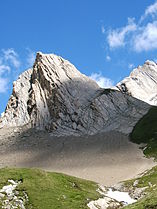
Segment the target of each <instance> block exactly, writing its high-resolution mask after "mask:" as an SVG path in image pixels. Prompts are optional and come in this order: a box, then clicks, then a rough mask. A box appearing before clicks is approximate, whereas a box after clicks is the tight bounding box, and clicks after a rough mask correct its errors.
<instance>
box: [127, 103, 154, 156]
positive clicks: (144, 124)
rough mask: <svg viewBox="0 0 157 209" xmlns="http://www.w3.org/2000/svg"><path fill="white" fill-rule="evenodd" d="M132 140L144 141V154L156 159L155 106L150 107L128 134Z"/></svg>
mask: <svg viewBox="0 0 157 209" xmlns="http://www.w3.org/2000/svg"><path fill="white" fill-rule="evenodd" d="M130 138H131V141H132V142H135V143H137V144H140V143H146V144H147V147H146V149H144V154H145V155H146V156H147V157H154V158H155V159H157V107H152V108H151V109H150V110H149V111H148V113H147V114H146V115H145V116H144V117H143V118H142V119H141V120H139V122H138V123H137V124H136V126H135V127H134V129H133V131H132V133H131V134H130Z"/></svg>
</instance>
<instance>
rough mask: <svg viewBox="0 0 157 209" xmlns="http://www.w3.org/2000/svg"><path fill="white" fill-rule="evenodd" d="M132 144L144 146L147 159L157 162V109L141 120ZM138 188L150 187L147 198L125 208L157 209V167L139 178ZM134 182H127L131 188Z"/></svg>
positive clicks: (137, 125)
mask: <svg viewBox="0 0 157 209" xmlns="http://www.w3.org/2000/svg"><path fill="white" fill-rule="evenodd" d="M130 139H131V141H132V142H134V143H137V144H141V143H144V144H145V145H143V148H144V147H145V148H144V149H143V152H144V154H145V155H146V156H147V157H154V158H155V160H157V107H152V108H151V109H150V110H149V111H148V113H147V114H146V115H145V116H144V117H143V118H141V119H140V120H139V122H138V123H137V124H136V126H135V127H134V129H133V131H132V133H131V134H130ZM138 180H139V183H138V185H137V187H148V188H147V189H146V193H147V194H146V196H145V197H144V198H142V199H141V200H139V201H137V203H135V204H132V205H129V206H127V207H125V209H157V167H154V168H153V169H152V170H150V171H149V172H147V173H146V174H145V175H144V176H142V177H140V178H138ZM134 181H135V179H134V180H130V181H127V182H126V185H127V186H128V187H129V188H131V187H132V185H133V182H134ZM150 185H153V186H150Z"/></svg>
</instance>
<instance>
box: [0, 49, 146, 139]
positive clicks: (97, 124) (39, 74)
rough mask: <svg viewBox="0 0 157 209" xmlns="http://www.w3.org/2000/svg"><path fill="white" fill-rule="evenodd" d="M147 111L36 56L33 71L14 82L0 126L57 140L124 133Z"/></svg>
mask: <svg viewBox="0 0 157 209" xmlns="http://www.w3.org/2000/svg"><path fill="white" fill-rule="evenodd" d="M148 109H149V105H147V104H146V103H144V102H142V101H139V100H137V99H135V98H133V97H131V96H129V95H127V94H124V93H123V92H120V91H117V90H113V89H102V88H100V87H99V86H98V85H97V84H96V82H95V81H93V80H91V79H90V78H88V77H87V76H85V75H83V74H81V73H80V72H79V71H78V70H77V69H76V68H75V67H74V66H73V65H72V64H71V63H70V62H68V61H67V60H64V59H63V58H61V57H59V56H56V55H53V54H42V53H41V52H39V53H37V56H36V60H35V63H34V65H33V68H32V69H29V70H27V71H26V72H24V73H23V74H21V76H20V77H19V79H18V80H17V81H16V82H14V84H13V93H12V95H11V97H10V100H9V102H8V105H7V107H6V110H5V113H4V114H3V116H2V117H1V119H0V127H3V126H23V125H27V126H28V127H35V128H38V129H46V130H48V131H50V132H52V134H54V135H57V136H59V135H84V134H95V133H97V132H100V131H110V130H118V131H121V132H123V133H130V132H131V130H132V128H133V126H134V125H135V124H136V122H137V121H138V120H139V118H141V117H142V116H143V115H144V114H145V113H146V112H147V111H148Z"/></svg>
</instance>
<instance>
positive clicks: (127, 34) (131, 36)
mask: <svg viewBox="0 0 157 209" xmlns="http://www.w3.org/2000/svg"><path fill="white" fill-rule="evenodd" d="M148 16H150V17H151V18H147V19H146V17H148ZM144 19H145V20H146V21H143V20H144ZM107 43H108V46H109V48H110V49H113V48H120V47H127V49H131V50H134V51H135V52H142V51H151V50H154V49H157V1H155V3H154V4H152V5H150V6H148V7H147V8H146V10H145V12H144V14H143V15H142V16H141V18H140V21H137V23H135V19H134V18H132V19H131V18H129V19H128V24H127V25H126V26H125V27H121V28H117V29H113V30H110V31H109V32H108V35H107Z"/></svg>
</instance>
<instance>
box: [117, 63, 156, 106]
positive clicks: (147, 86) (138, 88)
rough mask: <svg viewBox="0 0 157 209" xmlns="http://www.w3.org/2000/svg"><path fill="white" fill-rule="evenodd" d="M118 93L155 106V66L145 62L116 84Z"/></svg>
mask: <svg viewBox="0 0 157 209" xmlns="http://www.w3.org/2000/svg"><path fill="white" fill-rule="evenodd" d="M117 87H118V89H119V90H120V91H122V92H124V93H127V94H129V95H131V96H133V97H135V98H137V99H139V100H142V101H144V102H147V103H148V104H151V105H157V64H156V63H155V62H153V61H149V60H148V61H146V62H145V63H144V65H143V66H139V67H137V68H135V69H134V70H133V71H132V72H131V74H130V76H129V77H127V78H125V79H124V80H122V81H121V82H120V83H118V84H117Z"/></svg>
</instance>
